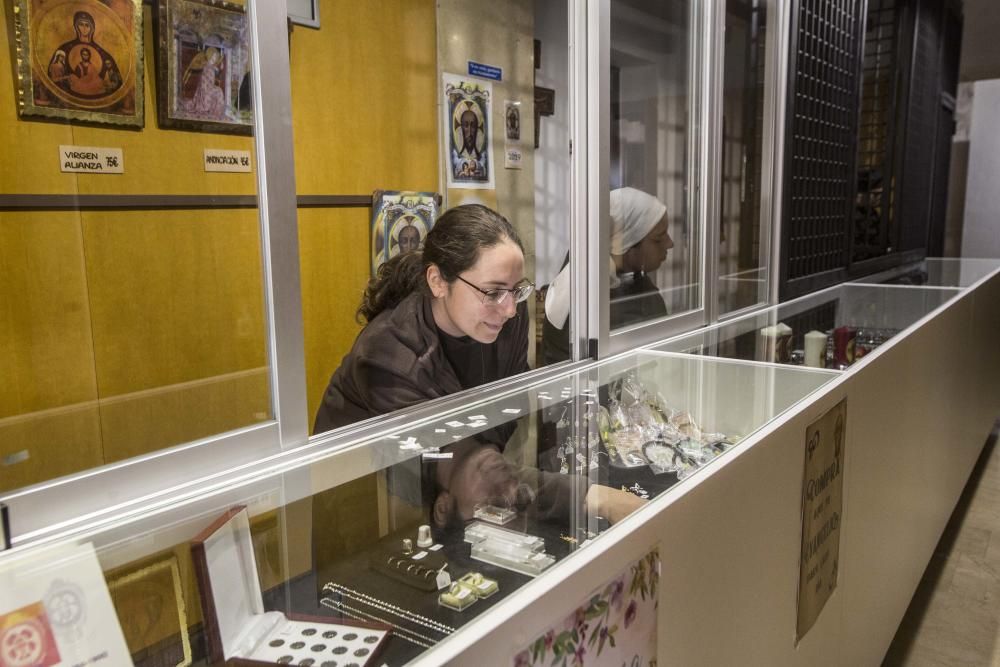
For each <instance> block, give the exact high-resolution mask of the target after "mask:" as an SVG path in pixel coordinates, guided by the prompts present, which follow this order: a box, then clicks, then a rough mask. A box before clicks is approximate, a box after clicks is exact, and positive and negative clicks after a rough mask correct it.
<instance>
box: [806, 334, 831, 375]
mask: <svg viewBox="0 0 1000 667" xmlns="http://www.w3.org/2000/svg"><path fill="white" fill-rule="evenodd" d="M805 342H806V366H813V367H814V368H823V367H824V366H825V365H826V364H825V363H824V361H825V359H824V357H826V334H825V333H823V332H822V331H810V332H809V333H807V334H806V336H805Z"/></svg>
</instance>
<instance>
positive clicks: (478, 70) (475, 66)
mask: <svg viewBox="0 0 1000 667" xmlns="http://www.w3.org/2000/svg"><path fill="white" fill-rule="evenodd" d="M469 75H470V76H479V77H482V78H484V79H493V80H494V81H500V80H501V79H503V70H502V69H500V68H499V67H494V66H493V65H484V64H482V63H477V62H473V61H471V60H470V61H469Z"/></svg>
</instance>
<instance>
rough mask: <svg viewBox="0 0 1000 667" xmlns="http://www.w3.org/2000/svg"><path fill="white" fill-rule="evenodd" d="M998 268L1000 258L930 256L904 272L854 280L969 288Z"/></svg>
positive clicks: (895, 271)
mask: <svg viewBox="0 0 1000 667" xmlns="http://www.w3.org/2000/svg"><path fill="white" fill-rule="evenodd" d="M998 268H1000V259H987V258H973V257H968V258H967V257H928V258H926V259H924V260H921V261H920V262H918V263H916V264H915V265H913V266H910V267H907V268H905V269H903V270H902V271H900V270H894V271H891V272H886V273H880V274H876V275H874V276H871V277H868V278H861V279H858V280H855V281H853V282H856V283H867V284H873V283H879V284H887V285H920V286H923V287H970V286H972V284H973V283H975V282H978V281H979V280H981V279H982V278H985V277H986V276H988V275H989V274H991V273H993V272H994V271H995V270H997V269H998Z"/></svg>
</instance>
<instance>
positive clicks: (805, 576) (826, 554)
mask: <svg viewBox="0 0 1000 667" xmlns="http://www.w3.org/2000/svg"><path fill="white" fill-rule="evenodd" d="M846 424H847V399H846V398H845V399H843V400H842V401H840V403H838V404H837V405H835V406H834V407H832V408H830V409H829V410H828V411H827V412H826V414H824V415H823V416H822V417H820V418H819V419H817V420H816V421H814V422H813V423H812V424H810V425H809V427H808V428H807V429H806V442H805V445H806V456H805V470H804V473H803V476H802V550H801V559H800V562H799V593H798V595H799V599H798V623H797V628H796V638H797V640H801V639H802V637H804V636H805V634H806V633H807V632H809V629H810V628H812V626H813V624H814V623H815V622H816V619H817V618H819V615H820V612H822V611H823V606H824V605H825V604H826V601H827V600H828V599H829V598H830V596H831V595H832V594H833V591H834V590H836V588H837V575H838V572H839V564H840V517H841V516H842V515H843V502H844V493H843V489H844V475H843V471H844V434H845V428H846Z"/></svg>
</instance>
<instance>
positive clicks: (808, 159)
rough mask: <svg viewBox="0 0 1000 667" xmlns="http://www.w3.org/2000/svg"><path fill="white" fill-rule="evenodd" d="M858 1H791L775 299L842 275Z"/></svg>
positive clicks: (847, 235)
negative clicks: (793, 4)
mask: <svg viewBox="0 0 1000 667" xmlns="http://www.w3.org/2000/svg"><path fill="white" fill-rule="evenodd" d="M864 7H865V3H864V0H798V2H797V3H796V7H795V11H794V13H793V17H794V18H793V26H792V47H791V53H790V56H791V62H790V71H789V74H790V76H789V86H790V89H789V96H788V97H789V110H788V118H789V119H790V122H789V123H788V136H787V138H786V142H785V145H786V155H785V174H786V182H785V192H786V200H785V207H784V210H785V219H784V224H783V226H782V227H783V237H784V238H783V241H784V243H783V252H782V258H783V259H782V266H781V273H782V281H781V287H782V298H787V297H790V296H794V295H797V294H803V293H805V292H809V291H812V290H814V289H817V288H819V287H823V286H825V285H828V284H832V283H833V282H837V281H839V280H841V279H842V278H843V277H844V276H845V275H846V267H847V265H848V261H849V249H850V245H851V237H852V235H851V223H852V219H853V209H854V203H855V196H856V193H857V186H856V177H855V173H856V172H855V164H856V158H857V134H856V132H857V122H858V89H859V83H860V80H859V79H860V76H861V63H860V54H861V43H862V33H861V31H862V26H863V23H864V16H863V13H862V12H863V11H864Z"/></svg>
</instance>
